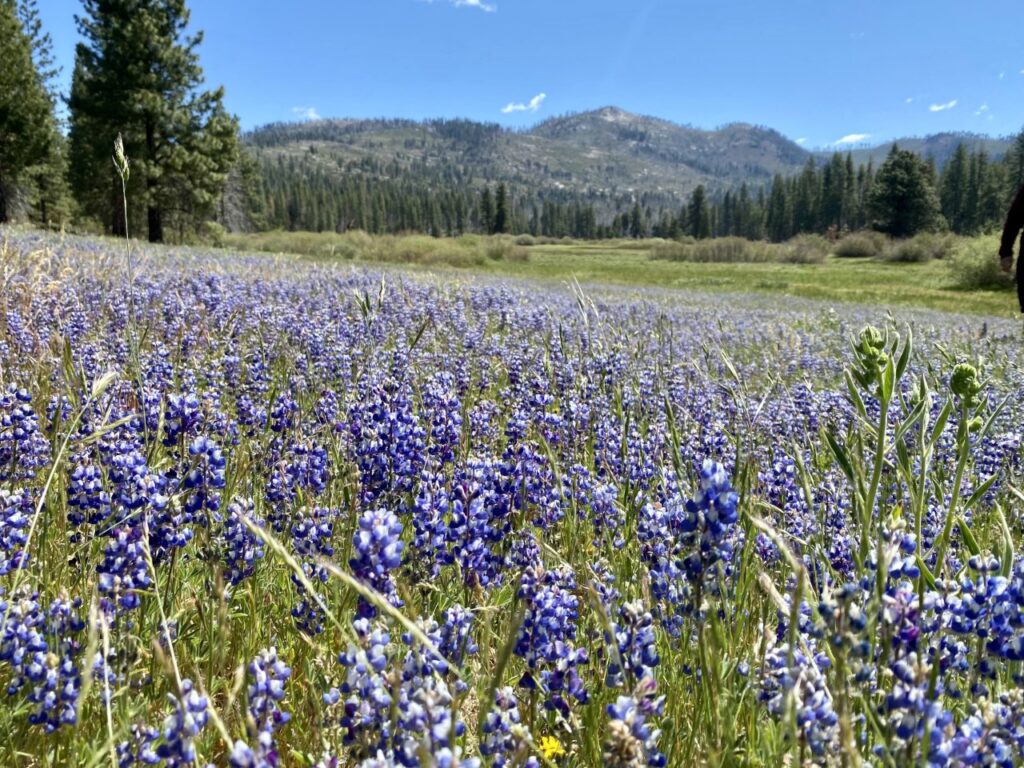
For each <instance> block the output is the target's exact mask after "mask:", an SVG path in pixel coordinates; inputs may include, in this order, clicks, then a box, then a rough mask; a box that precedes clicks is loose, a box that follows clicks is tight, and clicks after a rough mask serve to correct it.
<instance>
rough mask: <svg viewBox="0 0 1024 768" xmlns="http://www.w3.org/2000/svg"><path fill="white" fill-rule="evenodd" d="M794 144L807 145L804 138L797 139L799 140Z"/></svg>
mask: <svg viewBox="0 0 1024 768" xmlns="http://www.w3.org/2000/svg"><path fill="white" fill-rule="evenodd" d="M796 143H797V144H806V143H807V139H806V138H799V139H797V140H796Z"/></svg>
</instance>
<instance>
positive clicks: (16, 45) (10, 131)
mask: <svg viewBox="0 0 1024 768" xmlns="http://www.w3.org/2000/svg"><path fill="white" fill-rule="evenodd" d="M0 62H2V64H0V223H2V222H6V221H8V220H10V219H12V218H13V217H14V215H15V213H16V208H23V209H25V210H26V211H27V212H28V214H29V216H30V217H31V218H32V219H33V220H35V221H36V222H37V223H43V224H47V223H49V222H51V221H53V220H54V219H55V218H61V217H62V216H63V210H62V206H63V204H64V202H65V201H64V199H63V192H62V189H63V188H62V182H61V180H62V175H63V155H62V147H61V137H60V133H59V132H58V130H57V122H56V117H55V115H54V106H55V97H54V94H53V92H52V91H51V90H50V89H49V87H48V84H49V82H50V80H51V78H52V77H53V74H54V71H53V63H52V62H53V59H52V56H51V55H50V47H49V38H48V37H47V36H46V35H44V34H43V33H42V31H41V27H40V26H39V23H38V16H37V14H36V9H35V5H34V3H32V2H24V3H21V4H18V3H16V2H15V0H0ZM19 203H20V204H21V205H18V204H19Z"/></svg>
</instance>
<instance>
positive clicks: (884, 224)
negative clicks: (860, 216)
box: [868, 145, 942, 237]
mask: <svg viewBox="0 0 1024 768" xmlns="http://www.w3.org/2000/svg"><path fill="white" fill-rule="evenodd" d="M868 212H869V214H870V215H871V218H872V225H873V226H874V227H875V228H876V229H878V230H879V231H880V232H885V233H887V234H889V235H892V236H893V237H910V236H911V235H914V234H916V233H918V232H920V231H925V230H933V229H935V228H937V227H938V224H939V222H940V220H941V216H942V213H941V211H940V210H939V201H938V198H937V197H936V195H935V189H934V187H933V186H932V183H931V174H930V172H929V170H928V164H927V162H926V161H924V160H921V158H919V157H918V156H917V155H915V154H914V153H913V152H910V151H908V150H903V149H899V148H898V147H897V146H895V145H893V148H892V151H891V152H890V153H889V156H888V157H887V158H886V160H885V162H884V163H883V164H882V167H881V168H879V169H878V175H877V176H876V177H875V183H874V187H873V188H872V191H871V197H870V199H869V200H868Z"/></svg>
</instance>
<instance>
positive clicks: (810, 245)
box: [779, 235, 829, 264]
mask: <svg viewBox="0 0 1024 768" xmlns="http://www.w3.org/2000/svg"><path fill="white" fill-rule="evenodd" d="M779 251H780V256H781V257H780V258H779V261H784V262H786V263H788V264H821V263H822V262H823V261H825V257H826V256H828V252H829V242H828V240H826V239H825V238H824V237H822V236H821V235H797V236H796V237H794V238H792V239H791V240H788V241H787V242H785V243H783V244H782V245H780V246H779Z"/></svg>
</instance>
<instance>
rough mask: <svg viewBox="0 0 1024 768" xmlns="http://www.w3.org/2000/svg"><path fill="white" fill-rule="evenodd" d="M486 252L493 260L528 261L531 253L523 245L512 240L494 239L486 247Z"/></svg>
mask: <svg viewBox="0 0 1024 768" xmlns="http://www.w3.org/2000/svg"><path fill="white" fill-rule="evenodd" d="M484 254H485V255H486V256H487V258H488V259H490V260H491V261H528V260H529V258H530V255H529V253H527V251H526V249H525V248H523V247H522V246H519V245H516V244H515V243H514V242H513V241H510V240H504V239H502V240H497V239H496V240H492V241H491V242H489V243H488V244H487V246H486V247H485V248H484Z"/></svg>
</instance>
